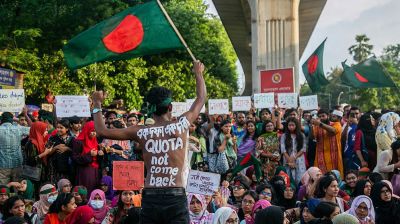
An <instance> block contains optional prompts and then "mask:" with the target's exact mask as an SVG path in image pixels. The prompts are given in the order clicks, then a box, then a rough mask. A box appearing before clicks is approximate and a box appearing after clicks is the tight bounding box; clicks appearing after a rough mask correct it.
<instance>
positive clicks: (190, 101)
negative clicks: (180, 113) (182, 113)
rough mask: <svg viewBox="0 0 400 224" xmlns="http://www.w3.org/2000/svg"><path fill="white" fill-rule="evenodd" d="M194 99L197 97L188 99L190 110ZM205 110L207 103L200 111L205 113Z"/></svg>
mask: <svg viewBox="0 0 400 224" xmlns="http://www.w3.org/2000/svg"><path fill="white" fill-rule="evenodd" d="M194 101H195V99H186V103H187V105H188V110H189V109H190V107H191V106H192V104H193V103H194ZM205 112H206V105H204V106H203V108H201V111H200V113H205Z"/></svg>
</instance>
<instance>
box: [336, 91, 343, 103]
mask: <svg viewBox="0 0 400 224" xmlns="http://www.w3.org/2000/svg"><path fill="white" fill-rule="evenodd" d="M343 93H344V92H343V91H342V92H340V93H339V96H338V97H337V105H340V97H341V96H342V94H343Z"/></svg>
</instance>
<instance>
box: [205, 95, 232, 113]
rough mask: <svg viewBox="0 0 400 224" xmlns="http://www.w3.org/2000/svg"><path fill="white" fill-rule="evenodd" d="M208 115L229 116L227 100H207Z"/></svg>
mask: <svg viewBox="0 0 400 224" xmlns="http://www.w3.org/2000/svg"><path fill="white" fill-rule="evenodd" d="M208 114H211V115H212V114H229V100H228V99H210V100H208Z"/></svg>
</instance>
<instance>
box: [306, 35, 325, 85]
mask: <svg viewBox="0 0 400 224" xmlns="http://www.w3.org/2000/svg"><path fill="white" fill-rule="evenodd" d="M325 41H326V39H325V40H324V41H323V42H322V43H321V44H320V45H319V46H318V48H317V49H316V50H315V51H314V53H313V54H312V55H311V56H310V57H309V58H308V59H307V61H306V62H304V64H303V66H302V68H303V73H304V76H305V78H306V80H307V83H308V86H310V88H311V90H312V91H313V92H318V91H319V90H320V89H321V86H324V85H327V84H328V83H329V81H328V80H327V79H326V78H325V75H324V67H323V54H324V47H325Z"/></svg>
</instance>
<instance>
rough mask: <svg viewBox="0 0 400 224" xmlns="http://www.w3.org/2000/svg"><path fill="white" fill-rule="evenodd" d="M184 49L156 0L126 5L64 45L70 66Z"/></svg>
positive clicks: (75, 67)
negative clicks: (120, 10) (118, 11)
mask: <svg viewBox="0 0 400 224" xmlns="http://www.w3.org/2000/svg"><path fill="white" fill-rule="evenodd" d="M176 49H184V45H183V44H182V42H181V41H180V39H179V37H178V35H177V34H176V32H175V31H174V29H173V28H172V26H171V24H170V23H169V21H168V20H167V18H166V16H165V14H164V13H163V12H162V10H161V8H160V6H159V5H158V4H157V2H156V1H151V2H148V3H145V4H139V5H137V6H135V7H131V8H128V9H126V10H124V11H122V12H120V13H118V14H116V15H115V16H113V17H111V18H109V19H107V20H105V21H102V22H100V23H98V24H96V25H95V26H93V27H91V28H89V29H88V30H86V31H84V32H82V33H80V34H78V35H77V36H76V37H74V38H73V39H71V40H70V41H69V42H68V43H67V44H66V45H65V46H64V49H63V51H64V58H65V60H66V63H67V66H68V67H69V68H70V69H77V68H81V67H84V66H86V65H89V64H92V63H95V62H101V61H116V60H125V59H130V58H134V57H140V56H144V55H153V54H159V53H162V52H167V51H171V50H176Z"/></svg>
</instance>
